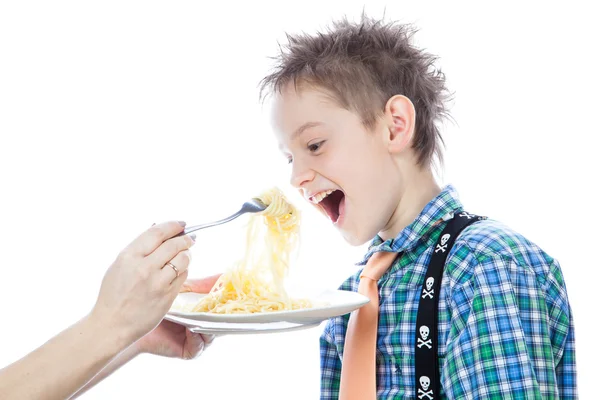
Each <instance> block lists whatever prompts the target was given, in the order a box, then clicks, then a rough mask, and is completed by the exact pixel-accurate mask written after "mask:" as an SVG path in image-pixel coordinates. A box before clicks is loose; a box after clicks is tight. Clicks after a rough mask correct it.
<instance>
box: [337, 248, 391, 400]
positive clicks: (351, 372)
mask: <svg viewBox="0 0 600 400" xmlns="http://www.w3.org/2000/svg"><path fill="white" fill-rule="evenodd" d="M397 255H398V253H391V252H382V251H380V252H377V253H375V254H373V255H372V256H371V258H370V259H369V261H368V262H367V265H366V266H365V268H364V269H363V272H362V274H361V275H360V283H359V284H358V293H360V294H363V295H365V296H367V297H368V298H369V300H370V302H369V303H367V304H365V305H364V306H362V307H361V308H359V309H358V310H356V311H354V312H352V314H351V315H350V320H349V321H348V329H347V331H346V341H345V343H344V354H343V359H342V377H341V380H340V396H339V399H340V400H376V399H377V382H376V371H375V368H376V366H375V351H376V348H377V320H378V316H379V291H378V290H377V281H379V278H381V276H382V275H383V274H384V273H385V271H387V269H388V268H389V267H390V265H391V264H392V262H393V261H394V259H395V258H396V256H397Z"/></svg>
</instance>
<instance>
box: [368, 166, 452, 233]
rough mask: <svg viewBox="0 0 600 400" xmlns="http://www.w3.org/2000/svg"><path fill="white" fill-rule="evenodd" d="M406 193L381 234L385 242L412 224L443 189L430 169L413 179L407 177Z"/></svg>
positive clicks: (412, 177) (414, 176)
mask: <svg viewBox="0 0 600 400" xmlns="http://www.w3.org/2000/svg"><path fill="white" fill-rule="evenodd" d="M406 178H407V179H406V180H405V181H404V182H405V185H404V187H405V191H404V193H403V194H402V197H401V199H400V202H399V203H398V206H397V207H396V209H395V211H394V213H393V214H392V217H391V218H390V221H389V222H388V224H387V225H386V227H385V229H384V230H382V231H381V232H379V236H380V237H381V238H382V239H383V240H387V239H392V238H395V237H396V236H398V234H399V233H400V232H401V231H402V230H403V229H404V228H406V227H407V226H408V225H409V224H411V223H412V222H413V221H414V219H415V218H416V217H417V216H418V215H419V214H420V213H421V211H422V210H423V208H425V206H426V205H427V204H428V203H429V202H430V201H431V200H432V199H433V198H435V197H436V196H438V195H439V194H440V193H441V191H442V189H441V188H440V187H439V186H438V184H437V182H436V181H435V178H434V177H433V173H432V172H431V170H430V169H425V170H423V171H420V172H419V173H417V174H414V175H412V176H411V177H406Z"/></svg>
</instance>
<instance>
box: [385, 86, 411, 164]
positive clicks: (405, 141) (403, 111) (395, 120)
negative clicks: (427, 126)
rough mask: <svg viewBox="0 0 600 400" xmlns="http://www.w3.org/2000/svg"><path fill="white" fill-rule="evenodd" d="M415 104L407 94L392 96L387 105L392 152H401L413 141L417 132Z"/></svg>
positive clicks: (389, 140) (386, 115) (386, 114)
mask: <svg viewBox="0 0 600 400" xmlns="http://www.w3.org/2000/svg"><path fill="white" fill-rule="evenodd" d="M415 117H416V113H415V106H414V105H413V103H412V101H410V99H409V98H408V97H406V96H402V95H399V94H398V95H395V96H392V97H390V99H389V100H388V101H387V103H386V105H385V119H386V121H387V123H388V128H389V129H388V132H387V134H388V135H389V136H388V138H387V139H388V148H389V150H390V153H399V152H401V151H403V150H405V149H406V148H407V147H408V146H410V144H411V143H412V138H413V135H414V132H415Z"/></svg>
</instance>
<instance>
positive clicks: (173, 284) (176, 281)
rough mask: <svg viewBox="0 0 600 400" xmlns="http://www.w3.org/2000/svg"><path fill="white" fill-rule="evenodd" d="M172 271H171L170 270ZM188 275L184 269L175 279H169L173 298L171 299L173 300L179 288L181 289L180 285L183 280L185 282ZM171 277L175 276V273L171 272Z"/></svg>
mask: <svg viewBox="0 0 600 400" xmlns="http://www.w3.org/2000/svg"><path fill="white" fill-rule="evenodd" d="M171 272H173V271H171ZM187 276H188V271H187V270H186V271H184V272H183V273H182V274H179V276H178V277H177V278H175V279H173V280H172V281H171V286H170V287H169V290H170V295H171V297H172V298H173V300H175V297H177V295H178V294H179V290H180V289H181V285H183V282H185V280H186V279H187ZM172 277H173V278H174V277H175V273H173V276H172Z"/></svg>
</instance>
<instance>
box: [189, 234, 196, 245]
mask: <svg viewBox="0 0 600 400" xmlns="http://www.w3.org/2000/svg"><path fill="white" fill-rule="evenodd" d="M190 239H192V243H196V234H195V233H192V234H191V235H190Z"/></svg>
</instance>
